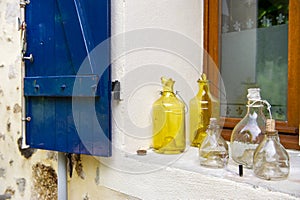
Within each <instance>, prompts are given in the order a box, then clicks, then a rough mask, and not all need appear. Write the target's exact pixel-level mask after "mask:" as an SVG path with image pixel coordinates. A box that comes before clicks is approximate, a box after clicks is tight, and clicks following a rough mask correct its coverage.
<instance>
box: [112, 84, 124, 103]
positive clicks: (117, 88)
mask: <svg viewBox="0 0 300 200" xmlns="http://www.w3.org/2000/svg"><path fill="white" fill-rule="evenodd" d="M111 86H112V94H113V99H114V100H117V101H121V100H122V99H121V83H120V81H118V80H115V81H113V82H112V85H111Z"/></svg>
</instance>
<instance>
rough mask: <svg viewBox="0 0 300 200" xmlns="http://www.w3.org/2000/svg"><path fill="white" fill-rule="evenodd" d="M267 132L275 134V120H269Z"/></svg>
mask: <svg viewBox="0 0 300 200" xmlns="http://www.w3.org/2000/svg"><path fill="white" fill-rule="evenodd" d="M266 131H268V132H274V131H275V120H274V119H267V122H266Z"/></svg>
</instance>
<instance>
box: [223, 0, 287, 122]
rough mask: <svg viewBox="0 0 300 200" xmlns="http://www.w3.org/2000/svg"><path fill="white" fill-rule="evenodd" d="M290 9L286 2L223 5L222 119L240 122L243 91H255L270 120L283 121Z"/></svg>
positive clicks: (229, 0)
mask: <svg viewBox="0 0 300 200" xmlns="http://www.w3.org/2000/svg"><path fill="white" fill-rule="evenodd" d="M288 5H289V1H287V0H276V1H275V0H272V1H271V0H239V1H236V0H223V1H222V26H221V59H220V60H221V62H220V64H221V67H220V68H221V74H222V78H223V81H224V84H225V88H226V95H227V108H226V109H225V106H224V107H223V109H222V115H223V116H227V117H233V118H236V117H243V116H244V115H245V112H246V107H245V103H246V101H247V98H246V95H247V89H248V88H250V87H259V88H261V96H262V98H263V99H266V100H268V101H269V102H270V104H271V105H272V114H273V117H274V118H275V119H277V120H287V117H286V116H287V115H286V110H287V106H286V105H287V69H288Z"/></svg>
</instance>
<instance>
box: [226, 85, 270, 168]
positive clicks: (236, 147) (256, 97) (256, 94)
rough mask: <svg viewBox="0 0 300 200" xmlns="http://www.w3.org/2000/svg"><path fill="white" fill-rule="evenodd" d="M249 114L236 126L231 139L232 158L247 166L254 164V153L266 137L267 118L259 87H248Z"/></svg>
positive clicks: (250, 166)
mask: <svg viewBox="0 0 300 200" xmlns="http://www.w3.org/2000/svg"><path fill="white" fill-rule="evenodd" d="M247 98H248V104H247V107H248V109H247V114H246V115H245V117H244V118H243V119H242V120H241V121H240V122H239V123H238V124H237V125H236V126H235V127H234V129H233V131H232V134H231V139H230V148H231V157H232V159H233V160H234V161H235V162H237V163H239V164H242V165H244V166H245V167H247V168H252V166H253V153H254V151H255V149H256V148H257V146H258V145H259V144H260V142H261V141H262V140H263V138H264V134H265V130H266V118H265V116H264V114H263V107H264V106H263V104H262V101H261V98H260V89H259V88H249V89H248V95H247Z"/></svg>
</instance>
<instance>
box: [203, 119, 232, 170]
mask: <svg viewBox="0 0 300 200" xmlns="http://www.w3.org/2000/svg"><path fill="white" fill-rule="evenodd" d="M206 133H207V135H206V137H205V139H204V140H203V142H202V144H201V147H200V149H199V157H200V165H201V166H204V167H210V168H224V167H225V166H226V165H227V163H228V157H229V154H228V145H227V143H226V142H225V140H224V139H223V138H222V136H221V130H220V126H219V125H218V124H217V119H216V118H210V123H209V125H208V128H207V130H206Z"/></svg>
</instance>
